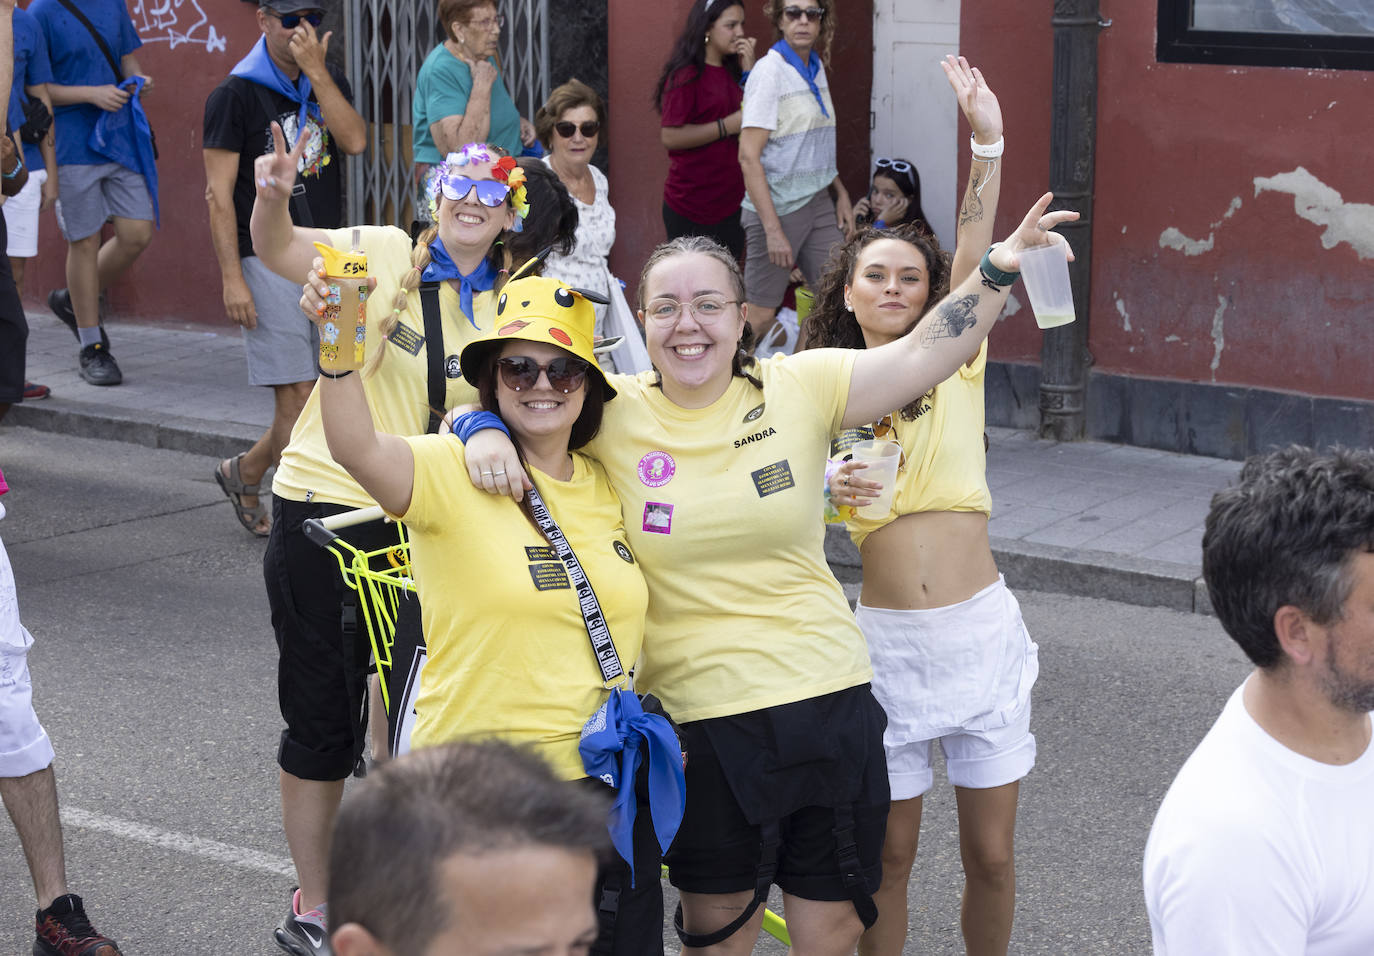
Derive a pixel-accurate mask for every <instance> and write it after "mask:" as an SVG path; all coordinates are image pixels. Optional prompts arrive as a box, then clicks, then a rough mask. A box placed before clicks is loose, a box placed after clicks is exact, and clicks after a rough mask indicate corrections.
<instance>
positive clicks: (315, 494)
mask: <svg viewBox="0 0 1374 956" xmlns="http://www.w3.org/2000/svg"><path fill="white" fill-rule="evenodd" d="M272 128H273V139H274V141H275V150H274V152H273V153H269V154H267V155H266V156H262V157H259V159H258V160H257V164H256V166H255V169H254V178H255V181H256V184H257V197H256V200H255V203H254V206H253V215H252V221H251V229H252V235H253V248H254V250H255V251H256V252H257V254H258V256H259V257H260V258H261V259H262V261H263V263H264V264H265V265H267V266H268V268H270V269H272V270H273V271H274V272H276V273H277V274H279V275H282V276H286V277H294V278H296V279H297V280H299V278H300V277H301V276H303V275H305V274H306V273H307V272H308V271H309V270H310V269H311V267H312V261H313V260H314V259H315V257H316V255H317V254H318V253H317V251H316V249H315V246H314V243H316V242H319V243H324V244H327V245H331V246H334V247H336V248H339V249H348V248H350V247H351V246H353V245H354V234H355V233H356V235H357V237H358V248H359V251H361V252H363V253H365V254H366V255H367V268H368V272H369V273H370V274H371V275H373V276H375V277H376V279H377V286H376V290H375V291H374V292H373V293H372V295H371V297H370V298H369V300H368V305H367V321H368V326H369V329H370V331H371V332H372V334H370V335H369V336H368V337H367V343H366V344H367V348H366V355H365V360H364V367H363V369H362V370H361V371H360V372H359V373H357V375H352V376H349V377H352V378H358V379H360V380H361V381H362V384H363V387H364V389H365V390H366V392H367V394H368V398H369V402H370V405H371V409H372V413H373V415H374V422H375V424H376V426H377V428H379V429H381V430H382V431H386V432H390V433H392V434H396V435H421V434H424V433H425V431H426V430H427V428H431V427H432V424H433V422H432V417H431V412H430V409H431V408H437V409H438V410H439V411H440V412H442V411H443V410H444V409H446V408H450V407H452V406H454V405H459V404H463V403H467V402H471V401H473V400H474V399H475V397H476V392H475V391H474V390H473V387H472V385H471V384H470V383H468V382H467V381H465V380H464V379H462V378H461V377H457V376H453V375H450V374H447V373H446V368H447V367H448V366H449V365H453V366H456V364H457V356H458V353H459V351H460V350H461V348H462V346H463V345H464V344H465V343H466V342H468V341H470V340H472V339H474V338H476V337H478V336H479V335H480V334H482V333H484V332H486V331H488V330H490V328H491V324H492V315H493V313H494V310H495V296H496V289H497V287H498V286H499V284H500V281H501V279H502V278H503V272H504V271H505V270H507V269H508V268H509V256H508V255H507V254H506V248H505V246H504V245H503V239H504V240H510V239H512V238H513V237H514V232H513V230H514V229H516V228H518V227H519V225H520V224H521V222H522V220H524V219H525V218H526V216H527V214H528V212H529V205H528V203H527V201H526V189H525V186H524V183H523V180H524V171H523V170H522V169H520V168H519V167H517V166H516V163H515V160H513V159H509V158H501V159H499V160H498V158H497V157H496V156H495V155H494V154H493V153H492V152H491V150H490V149H488V148H487V147H486V146H484V145H480V144H470V145H468V146H467V147H464V148H463V149H462V150H460V151H458V152H454V153H451V154H449V157H448V159H447V160H446V161H445V162H443V163H440V164H439V165H438V166H437V167H435V170H434V171H433V175H432V176H431V180H430V181H431V192H430V195H431V197H432V198H431V213H432V215H433V217H434V225H432V226H430V227H429V228H428V229H427V230H425V231H424V232H423V233H421V235H420V237H419V239H418V240H417V241H416V242H415V243H414V244H413V246H412V243H411V241H410V238H409V237H408V236H407V235H406V233H405V232H403V231H402V230H400V229H397V228H394V227H377V226H364V227H361V228H358V229H356V230H353V229H347V228H345V229H334V230H323V229H308V228H303V227H299V226H294V225H292V222H291V216H290V211H289V200H290V195H291V184H292V183H293V182H294V180H295V169H296V165H295V164H296V162H297V161H298V159H299V157H300V151H301V150H302V149H303V148H304V143H305V141H304V139H302V140H301V142H299V143H297V144H296V146H295V147H294V148H293V149H292V150H291V151H290V152H288V151H287V150H286V145H285V140H284V138H283V136H282V134H281V130H280V127H278V126H277V125H276V124H273V127H272ZM543 213H544V214H545V215H549V214H551V213H553V210H544V211H543ZM422 280H423V281H424V283H425V288H424V289H421V283H422ZM436 284H437V285H436ZM431 296H432V298H431ZM427 301H429V302H432V303H433V304H434V305H436V306H437V316H433V317H432V318H431V321H430V322H428V323H427V322H426V308H425V303H426V302H427ZM435 319H437V322H436V321H434V320H435ZM440 342H441V345H440V346H439V349H440V351H441V354H442V356H443V359H444V361H443V364H441V365H440V366H439V369H440V371H439V375H440V376H441V377H438V378H432V377H431V372H430V362H429V355H430V352H431V351H432V350H435V349H436V343H440ZM450 358H451V360H452V361H451V362H450V361H449V359H450ZM272 491H273V504H272V519H273V524H272V531H271V535H270V537H269V538H268V543H267V551H266V554H265V555H264V558H263V573H264V577H265V579H266V583H267V592H268V601H269V604H270V606H271V609H272V624H273V628H274V630H275V632H276V638H277V646H278V649H279V652H280V658H279V663H278V678H277V679H278V696H279V703H280V706H281V712H282V717H283V719H284V720H285V722H286V729H285V731H284V732H283V733H282V737H281V743H280V747H279V749H278V757H277V759H278V763H279V765H280V768H281V772H280V783H281V796H282V822H283V825H284V828H285V830H286V838H287V843H288V845H289V846H290V849H291V856H292V859H293V861H294V862H295V865H296V873H297V876H298V878H299V882H300V890H299V893H298V894H297V896H296V897H295V898H294V900H293V908H292V911H291V913H290V914H289V915H288V917H287V919H286V921H285V922H284V923H283V925H282V927H281V928H280V929H279V930H277V939H278V943H279V945H281V946H282V947H283V948H284V949H287V951H288V952H301V953H311V952H314V951H315V950H313V949H311V948H310V946H311V944H310V942H309V940H310V939H311V938H313V937H314V936H317V935H319V932H320V927H321V926H322V924H323V920H324V917H323V914H322V913H321V912H319V908H320V906H321V905H322V904H323V902H324V900H325V896H326V886H325V880H326V873H327V870H326V864H327V855H328V850H329V832H330V826H331V823H332V821H333V818H334V814H335V812H336V811H337V809H338V805H339V799H340V797H341V796H342V794H343V786H344V780H345V779H346V778H347V777H348V776H349V774H351V773H353V772H354V770H355V768H356V767H357V766H358V763H359V760H360V757H361V754H362V744H363V732H362V725H361V723H360V715H361V714H362V713H363V712H364V703H363V701H364V683H365V681H364V678H365V672H366V669H367V664H368V650H367V647H366V644H367V642H366V638H365V637H359V638H358V639H357V640H356V641H354V644H353V648H352V657H351V659H349V657H348V656H347V655H346V654H345V651H344V650H343V648H344V638H343V635H344V634H345V632H344V629H343V624H342V610H341V608H342V602H343V598H344V595H345V588H344V586H343V582H342V579H341V578H340V575H339V568H338V566H337V564H336V562H335V561H334V559H333V557H332V556H331V555H330V554H329V553H328V552H326V551H325V550H324V549H323V548H320V547H317V546H316V545H314V544H312V543H311V542H309V541H307V540H306V538H305V535H304V533H303V532H302V528H301V526H302V523H303V522H304V521H305V520H306V519H308V518H319V517H323V516H326V515H331V514H337V513H339V512H343V511H347V510H350V509H353V508H363V507H368V506H370V505H371V504H372V499H371V497H370V496H369V494H368V493H367V491H365V490H364V489H363V488H362V487H360V486H359V485H358V483H357V482H356V481H355V480H354V479H353V478H352V477H350V476H349V475H348V473H347V472H346V471H344V469H343V468H341V467H339V465H337V464H336V463H335V462H334V460H333V459H332V458H331V457H330V455H329V449H328V448H327V447H326V443H325V435H324V429H323V426H322V424H321V419H320V389H319V388H318V386H317V387H316V388H315V390H314V391H313V392H312V393H311V395H310V398H309V399H308V400H307V402H306V404H305V408H304V409H303V410H302V412H301V415H300V417H299V418H298V419H297V422H296V426H295V428H294V429H293V430H292V433H291V441H290V443H289V444H288V445H287V447H286V449H285V450H284V451H283V452H282V457H281V464H280V465H279V466H278V469H277V472H276V477H275V479H274V481H273V486H272ZM344 537H345V538H347V540H349V541H350V543H352V544H354V545H355V546H357V547H360V548H363V549H365V550H372V549H376V548H381V547H383V546H384V545H386V544H388V543H394V542H395V529H394V528H390V529H389V528H386V527H384V526H383V523H382V522H380V521H376V522H371V523H369V524H366V525H359V526H357V527H356V528H353V529H349V531H348V532H347V533H346V534H345V535H344ZM312 924H313V925H312Z"/></svg>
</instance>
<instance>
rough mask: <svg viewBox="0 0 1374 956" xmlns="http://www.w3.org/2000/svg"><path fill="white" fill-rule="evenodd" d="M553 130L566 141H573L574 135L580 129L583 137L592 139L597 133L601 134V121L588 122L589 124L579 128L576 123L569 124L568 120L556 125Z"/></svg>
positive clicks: (586, 123)
mask: <svg viewBox="0 0 1374 956" xmlns="http://www.w3.org/2000/svg"><path fill="white" fill-rule="evenodd" d="M553 128H554V131H555V132H556V133H558V135H559V136H562V137H563V138H564V139H572V137H573V133H576V132H577V131H578V130H579V129H580V130H582V135H583V136H585V137H587V138H588V139H591V138H592V137H593V136H595V135H596V134H597V133H599V132H601V121H600V120H587V122H585V123H583V124H582V125H581V126H579V125H578V124H576V123H569V122H568V121H567V120H564V121H563V122H561V123H554V124H553Z"/></svg>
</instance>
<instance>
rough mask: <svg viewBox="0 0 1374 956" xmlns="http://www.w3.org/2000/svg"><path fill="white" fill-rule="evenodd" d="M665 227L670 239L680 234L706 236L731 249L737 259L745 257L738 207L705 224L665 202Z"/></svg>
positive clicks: (742, 229)
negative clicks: (717, 219) (688, 216)
mask: <svg viewBox="0 0 1374 956" xmlns="http://www.w3.org/2000/svg"><path fill="white" fill-rule="evenodd" d="M663 228H664V229H665V230H666V231H667V233H668V238H669V239H676V238H678V237H679V236H706V237H707V238H709V239H714V240H716V242H718V243H720V244H721V245H722V246H724V247H725V248H726V249H729V250H730V255H732V256H734V257H735V260H736V261H739V260H741V259H743V258H744V227H743V226H742V225H740V221H739V210H738V209H736V210H735V211H734V212H733V213H731V214H730V215H728V216H726V217H725V218H724V219H722V220H721V221H720V222H712V223H706V224H703V223H699V222H694V221H692V220H691V219H688V218H687V217H686V216H684V215H682V213H680V212H678V211H677V210H676V209H674V208H673V207H672V206H669V205H668V204H667V203H666V202H665V203H664V204H663Z"/></svg>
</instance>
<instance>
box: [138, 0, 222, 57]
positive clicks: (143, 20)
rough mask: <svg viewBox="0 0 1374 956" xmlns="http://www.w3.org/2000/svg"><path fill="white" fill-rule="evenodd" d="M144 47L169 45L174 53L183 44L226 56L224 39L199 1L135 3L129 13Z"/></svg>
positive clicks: (140, 0) (164, 0) (171, 0)
mask: <svg viewBox="0 0 1374 956" xmlns="http://www.w3.org/2000/svg"><path fill="white" fill-rule="evenodd" d="M129 13H130V15H131V16H132V18H133V21H134V29H135V30H137V31H138V35H139V37H140V38H142V40H143V42H144V43H167V44H170V45H171V48H172V49H173V50H175V49H176V48H177V47H179V46H181V45H182V44H183V43H191V44H194V45H196V46H202V47H204V48H205V52H206V53H223V52H224V49H225V38H224V37H223V36H222V35H220V33H219V31H217V30H216V29H215V27H214V24H212V23H211V22H210V18H209V17H207V16H206V15H205V11H204V10H202V9H201V6H200V0H133V3H132V4H131V9H130V11H129Z"/></svg>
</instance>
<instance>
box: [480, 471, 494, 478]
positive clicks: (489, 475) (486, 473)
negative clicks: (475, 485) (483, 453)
mask: <svg viewBox="0 0 1374 956" xmlns="http://www.w3.org/2000/svg"><path fill="white" fill-rule="evenodd" d="M481 475H482V477H483V478H490V477H491V476H492V473H491V472H489V471H484V472H482V473H481Z"/></svg>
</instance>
